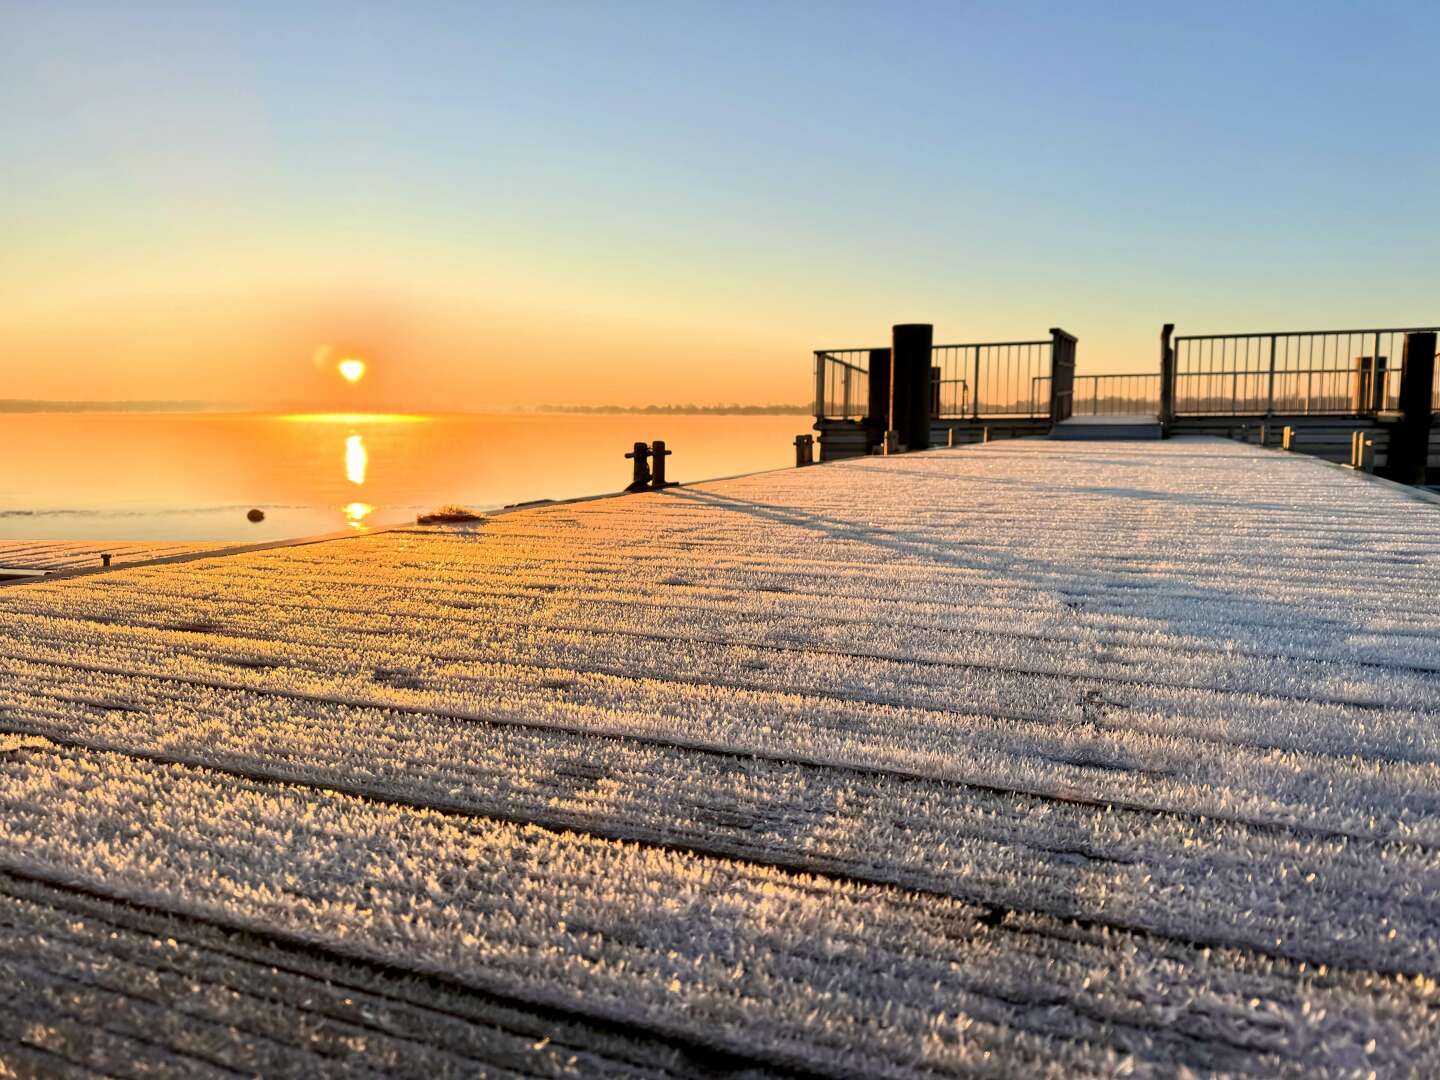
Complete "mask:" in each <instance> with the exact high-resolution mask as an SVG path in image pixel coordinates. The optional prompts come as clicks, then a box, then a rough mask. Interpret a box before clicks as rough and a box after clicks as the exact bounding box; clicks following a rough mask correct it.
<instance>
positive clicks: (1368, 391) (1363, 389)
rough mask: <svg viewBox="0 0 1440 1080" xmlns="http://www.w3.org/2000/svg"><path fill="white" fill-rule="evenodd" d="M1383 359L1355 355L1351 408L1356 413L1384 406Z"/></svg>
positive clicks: (1371, 410)
mask: <svg viewBox="0 0 1440 1080" xmlns="http://www.w3.org/2000/svg"><path fill="white" fill-rule="evenodd" d="M1385 361H1386V358H1385V357H1383V356H1379V355H1376V356H1357V357H1356V358H1355V377H1354V384H1353V387H1352V393H1351V402H1350V405H1351V408H1353V409H1354V411H1355V412H1357V413H1373V412H1380V411H1381V410H1382V409H1384V408H1385V366H1386V364H1385Z"/></svg>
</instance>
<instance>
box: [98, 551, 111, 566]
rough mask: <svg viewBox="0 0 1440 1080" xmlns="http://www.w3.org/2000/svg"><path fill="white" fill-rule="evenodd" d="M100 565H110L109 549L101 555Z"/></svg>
mask: <svg viewBox="0 0 1440 1080" xmlns="http://www.w3.org/2000/svg"><path fill="white" fill-rule="evenodd" d="M100 565H101V566H109V565H110V553H109V552H108V551H107V552H105V553H104V554H103V555H101V556H100Z"/></svg>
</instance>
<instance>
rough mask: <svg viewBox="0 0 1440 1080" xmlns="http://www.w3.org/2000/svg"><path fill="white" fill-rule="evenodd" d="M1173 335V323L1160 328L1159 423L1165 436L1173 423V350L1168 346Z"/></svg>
mask: <svg viewBox="0 0 1440 1080" xmlns="http://www.w3.org/2000/svg"><path fill="white" fill-rule="evenodd" d="M1174 333H1175V324H1174V323H1168V322H1167V323H1166V324H1165V325H1164V326H1162V327H1161V328H1160V423H1161V425H1162V426H1163V430H1164V433H1165V434H1166V435H1169V434H1170V425H1171V424H1172V423H1174V421H1175V348H1174V346H1172V345H1171V344H1170V337H1171V335H1172V334H1174Z"/></svg>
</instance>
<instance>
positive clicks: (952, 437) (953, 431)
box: [945, 427, 955, 446]
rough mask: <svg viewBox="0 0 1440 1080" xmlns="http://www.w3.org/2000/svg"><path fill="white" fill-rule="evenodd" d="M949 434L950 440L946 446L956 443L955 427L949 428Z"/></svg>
mask: <svg viewBox="0 0 1440 1080" xmlns="http://www.w3.org/2000/svg"><path fill="white" fill-rule="evenodd" d="M948 435H949V441H948V442H947V443H946V444H945V445H946V446H954V445H955V429H954V428H953V427H952V428H950V429H949V432H948Z"/></svg>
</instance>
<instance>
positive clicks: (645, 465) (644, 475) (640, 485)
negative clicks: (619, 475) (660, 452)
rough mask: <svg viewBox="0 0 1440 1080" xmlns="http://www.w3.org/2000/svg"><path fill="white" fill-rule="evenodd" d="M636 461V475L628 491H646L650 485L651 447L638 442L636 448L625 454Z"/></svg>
mask: <svg viewBox="0 0 1440 1080" xmlns="http://www.w3.org/2000/svg"><path fill="white" fill-rule="evenodd" d="M625 456H626V457H627V458H632V459H634V461H635V475H634V477H633V478H632V479H631V481H630V486H629V487H627V488H626V489H625V490H626V491H645V490H646V489H647V488H649V487H650V447H648V446H646V445H645V444H644V443H643V442H637V443H636V444H635V449H634V450H631V451H630V453H628V454H626V455H625Z"/></svg>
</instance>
